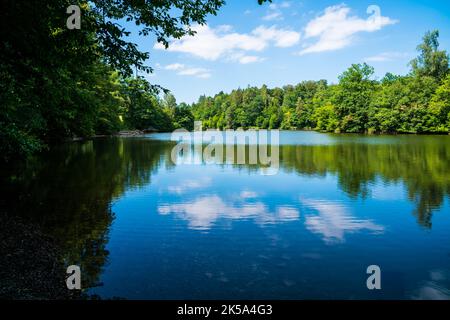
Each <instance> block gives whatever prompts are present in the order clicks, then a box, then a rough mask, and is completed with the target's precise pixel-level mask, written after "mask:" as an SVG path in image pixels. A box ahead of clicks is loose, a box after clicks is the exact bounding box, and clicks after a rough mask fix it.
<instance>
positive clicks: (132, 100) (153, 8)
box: [0, 0, 264, 160]
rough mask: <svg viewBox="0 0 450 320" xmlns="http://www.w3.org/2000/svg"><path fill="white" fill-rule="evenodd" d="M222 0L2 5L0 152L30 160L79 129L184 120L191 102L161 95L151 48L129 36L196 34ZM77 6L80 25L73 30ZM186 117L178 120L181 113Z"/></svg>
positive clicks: (165, 125)
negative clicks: (180, 103)
mask: <svg viewBox="0 0 450 320" xmlns="http://www.w3.org/2000/svg"><path fill="white" fill-rule="evenodd" d="M259 2H260V3H262V2H264V1H262V0H261V1H259ZM223 4H224V1H223V0H204V1H197V0H182V1H157V2H152V3H151V4H149V3H148V2H144V1H132V2H130V1H103V0H89V1H83V0H78V1H72V0H70V1H69V0H43V1H16V0H7V1H4V3H2V19H1V22H0V23H1V28H0V30H1V44H0V106H1V112H0V154H1V156H0V160H11V159H17V158H24V157H26V156H28V155H30V154H33V153H34V152H36V151H39V150H42V149H43V148H46V146H48V145H50V144H52V143H55V142H56V143H58V142H59V141H62V140H66V139H70V138H73V137H90V136H93V135H95V134H111V133H114V132H117V131H119V130H121V129H146V128H148V127H152V128H154V129H157V130H160V131H168V130H172V129H174V128H176V127H177V125H178V124H179V123H183V122H184V121H185V120H184V114H185V109H181V110H177V108H176V106H175V107H174V106H173V105H170V104H168V103H166V102H170V101H171V98H170V97H168V98H167V99H163V98H161V96H162V93H164V91H165V90H162V88H160V87H158V86H157V85H152V84H150V83H149V82H148V81H147V80H146V78H145V76H144V75H146V74H147V73H151V72H152V69H151V67H149V66H147V65H146V63H147V60H148V58H149V53H146V52H142V51H140V50H139V48H138V46H137V45H136V44H135V43H133V42H131V41H129V38H128V36H129V35H130V34H131V33H130V31H129V30H131V26H132V25H134V29H137V30H138V32H139V35H142V36H146V35H149V34H153V35H155V36H156V39H157V41H158V42H160V43H162V44H164V45H166V46H167V45H168V39H172V38H181V37H182V36H184V35H193V34H194V32H193V31H192V29H191V27H190V26H191V25H193V24H197V23H198V24H204V23H205V22H206V17H207V16H208V15H210V14H216V13H217V12H218V10H219V8H220V7H221V6H222V5H223ZM70 5H78V6H79V8H80V11H81V28H80V29H68V28H67V27H66V20H67V19H68V18H69V16H70V15H69V14H67V13H66V11H67V8H68V7H69V6H70ZM178 116H179V117H180V118H178Z"/></svg>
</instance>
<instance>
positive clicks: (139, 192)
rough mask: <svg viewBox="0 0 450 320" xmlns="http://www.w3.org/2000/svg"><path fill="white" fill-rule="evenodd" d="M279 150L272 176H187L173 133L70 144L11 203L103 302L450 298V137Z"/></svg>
mask: <svg viewBox="0 0 450 320" xmlns="http://www.w3.org/2000/svg"><path fill="white" fill-rule="evenodd" d="M280 144H281V146H280V168H279V171H278V173H277V174H276V175H271V176H264V175H261V174H260V172H259V170H258V167H257V166H254V165H253V166H249V165H226V164H202V165H189V164H181V165H180V164H177V165H175V164H174V163H172V161H171V158H170V154H171V150H172V148H173V147H174V145H175V142H173V141H170V135H167V134H152V135H148V136H145V137H140V138H108V139H98V140H94V141H89V142H80V143H71V144H68V145H65V146H62V147H60V148H57V149H54V150H52V151H50V152H48V153H47V154H44V155H42V157H39V158H38V159H36V160H35V161H33V162H32V163H31V164H30V165H29V166H28V167H27V168H26V169H24V170H23V171H22V172H21V174H20V175H18V176H17V177H15V178H14V179H12V182H13V183H12V187H11V190H10V192H11V194H12V195H13V196H11V199H12V200H11V201H13V200H16V199H15V198H17V197H18V196H20V201H19V204H16V205H15V209H16V210H18V211H21V214H24V215H27V216H29V217H30V218H31V219H36V220H37V221H39V222H40V223H41V224H42V225H44V227H45V228H46V229H47V231H48V232H50V233H51V234H52V235H54V236H55V237H56V238H57V239H59V241H60V242H61V243H62V246H63V248H64V250H65V252H66V257H65V259H66V260H67V262H68V263H71V264H72V263H73V264H80V265H81V268H82V272H83V274H82V276H83V278H82V281H83V285H85V286H91V287H92V288H91V289H90V290H89V293H92V294H98V295H100V296H101V297H103V298H111V297H123V298H129V299H213V298H225V299H231V298H232V299H266V298H270V299H272V298H273V299H421V298H431V299H439V298H443V299H449V298H450V205H449V199H450V136H359V135H328V134H320V133H314V132H281V136H280ZM372 264H375V265H379V266H380V268H381V272H382V290H379V291H369V290H368V289H367V287H366V279H367V276H368V275H367V274H366V268H367V266H369V265H372Z"/></svg>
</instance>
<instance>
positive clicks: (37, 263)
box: [0, 213, 82, 300]
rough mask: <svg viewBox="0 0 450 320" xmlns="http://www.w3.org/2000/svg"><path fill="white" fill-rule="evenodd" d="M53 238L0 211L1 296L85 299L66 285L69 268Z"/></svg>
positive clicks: (40, 298)
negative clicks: (66, 267) (66, 268)
mask: <svg viewBox="0 0 450 320" xmlns="http://www.w3.org/2000/svg"><path fill="white" fill-rule="evenodd" d="M61 257H62V255H61V252H60V250H59V249H58V245H57V244H56V242H55V241H54V239H52V238H50V237H48V236H46V235H44V234H43V233H42V232H41V231H40V229H39V227H37V226H35V225H33V224H30V223H28V222H26V221H23V220H22V219H20V218H18V217H8V216H6V215H4V214H3V213H1V214H0V299H8V300H55V299H58V300H60V299H63V300H68V299H82V293H81V292H80V291H78V290H73V291H72V290H68V289H67V287H66V279H65V277H66V270H65V266H64V263H63V261H62V259H61Z"/></svg>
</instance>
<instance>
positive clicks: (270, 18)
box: [263, 11, 283, 21]
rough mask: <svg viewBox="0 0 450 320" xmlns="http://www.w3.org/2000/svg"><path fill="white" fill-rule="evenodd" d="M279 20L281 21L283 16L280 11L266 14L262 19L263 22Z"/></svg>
mask: <svg viewBox="0 0 450 320" xmlns="http://www.w3.org/2000/svg"><path fill="white" fill-rule="evenodd" d="M281 19H283V14H282V13H281V11H272V12H268V13H267V14H266V15H265V16H264V17H263V20H266V21H273V20H281Z"/></svg>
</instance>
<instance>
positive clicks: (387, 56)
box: [364, 52, 410, 62]
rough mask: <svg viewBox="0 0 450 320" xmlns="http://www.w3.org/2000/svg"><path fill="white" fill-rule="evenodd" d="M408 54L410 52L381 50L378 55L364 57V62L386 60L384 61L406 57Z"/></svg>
mask: <svg viewBox="0 0 450 320" xmlns="http://www.w3.org/2000/svg"><path fill="white" fill-rule="evenodd" d="M409 56H410V54H409V53H405V52H382V53H380V54H378V55H375V56H371V57H367V58H364V61H366V62H386V61H394V60H400V59H406V58H408V57H409Z"/></svg>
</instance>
